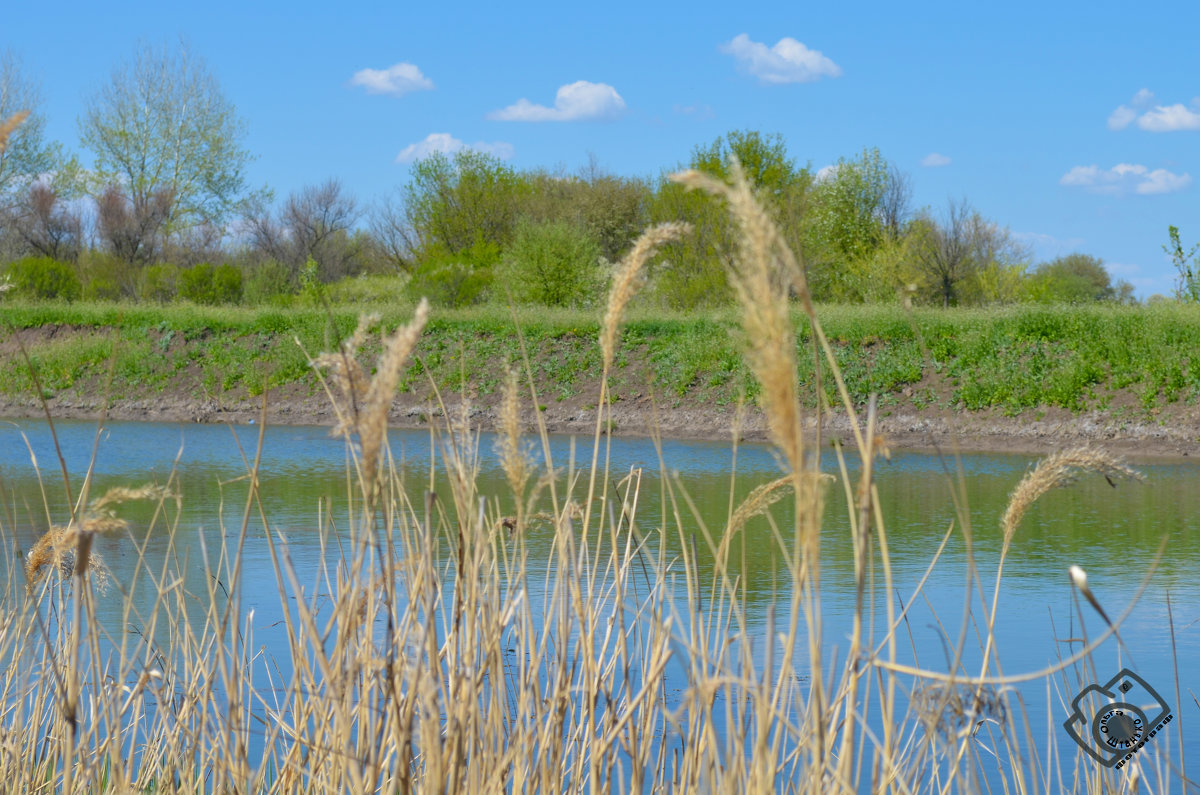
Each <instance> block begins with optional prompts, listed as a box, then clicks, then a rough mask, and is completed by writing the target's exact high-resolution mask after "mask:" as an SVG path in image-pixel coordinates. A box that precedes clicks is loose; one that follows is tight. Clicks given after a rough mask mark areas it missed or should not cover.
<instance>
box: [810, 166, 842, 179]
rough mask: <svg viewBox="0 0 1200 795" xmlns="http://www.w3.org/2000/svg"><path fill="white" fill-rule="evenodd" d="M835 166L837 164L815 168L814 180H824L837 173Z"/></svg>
mask: <svg viewBox="0 0 1200 795" xmlns="http://www.w3.org/2000/svg"><path fill="white" fill-rule="evenodd" d="M837 168H838V167H837V166H821V167H820V168H819V169H817V176H816V177H815V181H817V182H824V181H825V180H827V179H831V178H832V177H833V175H834V174H837Z"/></svg>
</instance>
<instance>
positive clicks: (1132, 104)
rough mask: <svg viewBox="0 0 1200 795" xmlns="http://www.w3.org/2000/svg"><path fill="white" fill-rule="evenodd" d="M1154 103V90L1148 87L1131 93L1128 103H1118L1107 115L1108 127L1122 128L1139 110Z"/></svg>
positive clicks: (1131, 120)
mask: <svg viewBox="0 0 1200 795" xmlns="http://www.w3.org/2000/svg"><path fill="white" fill-rule="evenodd" d="M1153 104H1154V92H1153V91H1151V90H1150V89H1148V88H1143V89H1141V90H1140V91H1138V92H1137V93H1136V94H1134V95H1133V99H1131V100H1129V104H1128V105H1118V106H1117V109H1116V110H1114V111H1113V112H1112V113H1111V114H1109V117H1108V129H1110V130H1124V129H1125V128H1126V127H1128V126H1129V125H1130V124H1132V123H1133V120H1134V119H1136V118H1137V115H1138V113H1139V112H1141V111H1144V110H1146V109H1147V108H1149V107H1150V106H1151V105H1153Z"/></svg>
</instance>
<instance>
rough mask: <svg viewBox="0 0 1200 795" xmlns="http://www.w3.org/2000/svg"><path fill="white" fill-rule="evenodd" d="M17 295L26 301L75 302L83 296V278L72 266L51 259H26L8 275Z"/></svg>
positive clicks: (14, 266)
mask: <svg viewBox="0 0 1200 795" xmlns="http://www.w3.org/2000/svg"><path fill="white" fill-rule="evenodd" d="M5 273H6V275H7V276H8V278H9V280H10V281H11V282H12V285H13V287H12V291H13V293H14V294H15V295H19V296H23V297H26V298H62V299H64V300H67V301H74V300H75V299H76V298H79V296H80V295H81V294H82V292H83V289H82V285H81V284H80V282H79V277H78V276H76V275H75V271H74V270H72V269H71V266H69V265H64V264H63V263H61V262H58V261H56V260H53V259H51V258H50V257H26V258H24V259H19V260H17V261H16V262H13V263H11V264H9V266H8V268H7V269H6V271H5Z"/></svg>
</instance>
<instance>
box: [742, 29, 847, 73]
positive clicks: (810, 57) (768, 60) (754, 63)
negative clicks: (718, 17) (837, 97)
mask: <svg viewBox="0 0 1200 795" xmlns="http://www.w3.org/2000/svg"><path fill="white" fill-rule="evenodd" d="M720 49H721V52H723V53H725V54H726V55H732V56H733V57H734V58H735V59H737V62H738V66H739V67H740V68H741V69H743V70H745V71H746V72H749V73H750V74H752V75H754V76H755V77H757V78H758V79H759V80H761V81H762V82H764V83H776V84H780V83H812V82H815V81H817V80H820V79H821V78H822V77H841V75H842V68H841V67H840V66H838V65H837V64H835V63H834V62H833V61H831V60H830V59H829V58H826V57H825V56H824V55H822V54H821V52H820V51H818V50H810V49H808V48H807V47H805V46H804V45H803V44H801V43H800V42H798V41H796V40H795V39H793V38H789V37H784V38H782V39H780V40H779V41H778V42H776V43H775V46H774V47H767V45H765V44H763V43H762V42H758V41H752V40H751V39H750V37H749V36H748V35H746V34H745V33H742V34H741V35H739V36H735V37H734V38H733V40H732V41H730V42H728V43H727V44H722V45H721V48H720Z"/></svg>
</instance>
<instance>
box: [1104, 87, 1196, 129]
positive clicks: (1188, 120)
mask: <svg viewBox="0 0 1200 795" xmlns="http://www.w3.org/2000/svg"><path fill="white" fill-rule="evenodd" d="M1134 121H1137V126H1138V127H1139V128H1141V129H1143V130H1145V131H1146V132H1178V131H1180V130H1200V97H1197V98H1195V99H1193V100H1192V104H1191V107H1188V106H1186V105H1184V104H1183V103H1182V102H1176V103H1175V104H1174V105H1156V104H1155V102H1154V92H1152V91H1150V90H1149V89H1145V88H1143V89H1142V90H1141V91H1139V92H1137V93H1136V94H1134V95H1133V99H1132V100H1130V101H1129V104H1128V105H1119V106H1117V109H1116V110H1114V111H1113V112H1112V114H1110V115H1109V117H1108V129H1110V130H1124V129H1125V128H1126V127H1128V126H1129V125H1130V124H1133V123H1134Z"/></svg>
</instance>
